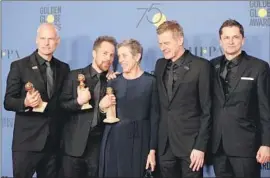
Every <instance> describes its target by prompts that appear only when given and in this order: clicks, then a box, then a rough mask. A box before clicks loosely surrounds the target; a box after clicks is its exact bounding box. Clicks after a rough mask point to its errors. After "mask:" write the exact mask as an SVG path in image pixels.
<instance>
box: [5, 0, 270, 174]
mask: <svg viewBox="0 0 270 178" xmlns="http://www.w3.org/2000/svg"><path fill="white" fill-rule="evenodd" d="M160 13H163V14H164V15H163V16H160ZM269 17H270V2H269V1H266V0H265V1H238V2H237V1H236V2H225V1H218V2H211V1H201V2H184V1H182V2H181V1H180V2H162V1H159V2H150V1H145V2H77V1H76V2H64V1H58V2H50V1H40V2H19V1H16V2H15V1H8V2H2V51H1V59H2V86H1V87H2V103H3V97H4V92H5V88H6V78H7V74H8V72H9V67H10V63H11V62H12V61H14V60H17V59H19V58H22V57H24V56H26V55H29V54H30V53H32V52H33V51H34V50H35V49H36V46H35V37H36V30H37V27H38V26H39V24H40V23H43V22H50V23H54V24H55V25H56V26H57V28H58V29H59V32H60V35H61V44H60V46H59V48H58V49H57V51H56V53H55V56H56V57H58V58H59V59H61V60H62V61H65V62H67V63H68V64H69V65H70V67H71V69H76V68H81V67H84V66H86V65H88V64H89V63H90V62H91V60H92V58H91V50H92V45H93V42H94V40H95V39H96V38H97V37H98V36H99V35H112V36H114V37H115V38H117V40H118V41H122V40H123V39H127V38H135V39H137V40H139V41H140V42H141V44H142V45H143V47H144V54H143V60H142V63H141V65H142V68H143V69H144V70H146V71H149V72H151V71H152V70H153V68H154V65H155V62H156V60H157V59H158V58H160V57H162V54H161V52H160V50H159V48H158V43H157V37H156V33H155V30H156V26H157V25H158V24H159V23H161V22H162V21H164V20H166V19H167V20H177V21H178V22H179V23H180V24H181V25H182V26H183V28H184V33H185V47H186V48H187V49H190V50H191V52H193V53H194V54H196V55H198V56H202V57H205V58H207V59H211V58H214V57H216V56H218V55H221V53H222V52H221V50H220V46H219V41H218V40H219V37H218V29H219V27H220V26H221V24H222V22H223V21H224V20H226V19H228V18H233V19H236V20H238V21H239V22H240V23H242V25H243V26H244V28H245V34H246V43H245V46H244V49H245V50H246V51H247V52H248V53H249V54H250V55H254V56H256V57H259V58H261V59H263V60H265V61H268V62H269V59H270V55H269V53H270V48H269V41H270V35H269V34H270V18H269ZM117 70H121V69H120V68H119V67H118V68H117ZM2 103H1V107H2V113H1V114H2V164H1V167H2V176H11V177H12V159H11V143H12V133H13V124H14V113H13V112H8V111H5V110H4V108H3V105H2ZM269 137H270V136H269ZM261 171H262V177H270V163H268V164H265V165H262V170H261ZM209 176H212V177H213V176H214V173H213V170H212V169H210V170H206V169H205V177H209Z"/></svg>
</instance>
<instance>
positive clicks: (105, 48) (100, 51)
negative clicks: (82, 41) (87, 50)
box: [93, 41, 115, 72]
mask: <svg viewBox="0 0 270 178" xmlns="http://www.w3.org/2000/svg"><path fill="white" fill-rule="evenodd" d="M114 55H115V46H114V45H113V44H112V43H110V42H107V41H103V42H102V43H101V44H100V46H99V47H97V48H96V49H94V50H93V58H94V63H95V64H96V66H97V67H98V68H99V69H100V70H101V71H104V72H105V71H108V70H109V68H110V67H111V65H112V63H113V60H114Z"/></svg>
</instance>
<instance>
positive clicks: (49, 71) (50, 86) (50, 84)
mask: <svg viewBox="0 0 270 178" xmlns="http://www.w3.org/2000/svg"><path fill="white" fill-rule="evenodd" d="M45 63H46V66H47V68H46V76H47V93H48V97H49V98H51V97H52V94H53V71H52V68H51V64H50V62H48V61H47V62H45Z"/></svg>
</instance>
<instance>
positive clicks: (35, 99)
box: [24, 82, 48, 113]
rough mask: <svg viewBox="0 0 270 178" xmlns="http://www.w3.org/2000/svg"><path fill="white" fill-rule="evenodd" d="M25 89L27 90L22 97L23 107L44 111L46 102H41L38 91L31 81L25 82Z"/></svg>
mask: <svg viewBox="0 0 270 178" xmlns="http://www.w3.org/2000/svg"><path fill="white" fill-rule="evenodd" d="M25 90H26V91H27V93H26V97H25V99H24V105H25V107H32V108H33V109H32V112H41V113H42V112H44V110H45V108H46V106H47V104H48V103H47V102H43V101H42V98H41V96H40V93H39V92H38V91H37V90H36V89H35V88H34V85H33V84H32V83H31V82H27V83H26V84H25Z"/></svg>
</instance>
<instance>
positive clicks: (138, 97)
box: [99, 39, 159, 177]
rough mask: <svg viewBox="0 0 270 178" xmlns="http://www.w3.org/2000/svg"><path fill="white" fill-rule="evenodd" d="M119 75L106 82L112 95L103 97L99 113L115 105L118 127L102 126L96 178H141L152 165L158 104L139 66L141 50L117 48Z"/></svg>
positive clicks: (133, 44) (152, 83) (126, 44)
mask: <svg viewBox="0 0 270 178" xmlns="http://www.w3.org/2000/svg"><path fill="white" fill-rule="evenodd" d="M117 49H118V59H119V63H120V64H121V66H122V69H123V73H122V74H121V75H120V76H118V77H117V78H116V79H113V80H110V81H109V82H108V86H109V87H112V88H113V90H114V94H115V95H106V96H105V97H104V98H103V99H102V100H101V101H100V105H99V106H100V109H101V110H102V111H106V108H108V107H109V106H111V105H113V104H115V103H116V113H117V118H119V119H120V121H119V122H118V123H114V124H106V128H105V131H104V136H103V140H102V145H101V156H100V167H99V176H100V177H143V175H144V173H145V169H148V168H151V169H152V171H154V169H155V165H156V158H155V157H156V155H155V154H156V153H155V152H156V151H155V150H156V148H157V132H158V121H159V103H158V102H159V100H158V94H157V88H156V79H155V77H154V76H153V75H151V74H149V73H147V72H144V71H142V69H141V68H140V66H139V63H140V61H141V57H142V47H141V45H140V43H139V42H138V41H136V40H133V39H130V40H125V41H123V42H122V43H120V44H119V45H118V47H117Z"/></svg>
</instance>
